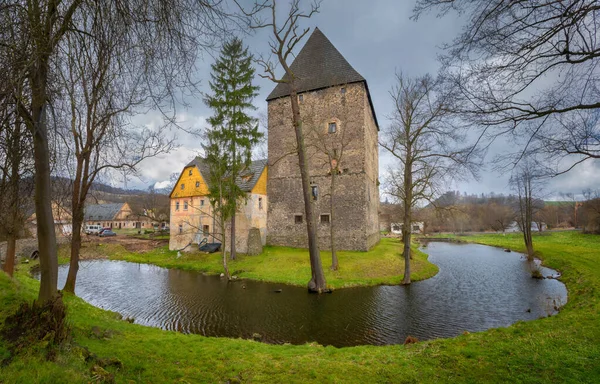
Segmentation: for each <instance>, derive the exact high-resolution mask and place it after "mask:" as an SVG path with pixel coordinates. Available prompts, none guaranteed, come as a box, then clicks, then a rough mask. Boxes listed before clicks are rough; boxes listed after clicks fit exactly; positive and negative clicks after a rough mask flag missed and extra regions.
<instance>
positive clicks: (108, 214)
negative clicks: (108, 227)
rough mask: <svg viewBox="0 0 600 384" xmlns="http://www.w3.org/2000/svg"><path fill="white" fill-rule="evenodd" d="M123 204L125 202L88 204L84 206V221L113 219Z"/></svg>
mask: <svg viewBox="0 0 600 384" xmlns="http://www.w3.org/2000/svg"><path fill="white" fill-rule="evenodd" d="M123 205H125V203H115V204H95V205H88V206H87V207H85V212H84V219H85V221H92V220H106V221H108V220H113V219H114V218H115V216H116V215H117V213H119V211H120V210H121V208H123Z"/></svg>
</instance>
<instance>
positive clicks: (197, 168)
mask: <svg viewBox="0 0 600 384" xmlns="http://www.w3.org/2000/svg"><path fill="white" fill-rule="evenodd" d="M267 174H268V172H267V161H266V160H256V161H253V162H252V164H251V165H250V167H249V168H248V169H246V170H244V171H243V172H242V173H241V175H240V176H239V177H238V179H237V180H236V183H237V185H238V186H239V187H240V188H241V189H242V190H243V191H244V192H246V193H247V198H246V199H245V201H241V202H240V203H239V204H238V210H237V213H236V216H235V218H236V222H235V234H236V242H235V243H236V251H237V252H239V253H247V252H248V237H249V233H250V231H251V229H253V228H257V229H258V230H259V231H260V238H261V243H262V245H265V242H266V237H267V232H266V231H267ZM208 180H210V170H209V167H208V164H207V163H206V162H205V161H204V160H203V159H202V158H201V157H196V158H195V159H194V160H192V161H191V162H190V163H189V164H188V165H186V166H185V167H184V168H183V171H182V172H181V174H180V175H179V178H178V180H177V183H176V184H175V186H174V187H173V190H172V191H171V194H170V198H171V225H170V228H171V229H170V231H171V236H170V240H169V249H170V250H181V249H186V250H192V249H193V248H192V247H189V245H190V244H198V243H200V242H202V241H203V239H206V241H207V242H211V243H212V242H221V241H220V236H219V233H220V229H219V228H218V225H219V224H218V219H217V218H216V217H215V216H214V215H213V212H212V207H211V205H210V201H209V199H208V194H209V190H208V188H209V185H208ZM230 230H231V229H230V228H229V226H228V227H227V228H226V237H227V239H229V238H230V233H228V232H227V231H230ZM225 246H226V249H229V248H230V244H229V241H227V242H226V245H225Z"/></svg>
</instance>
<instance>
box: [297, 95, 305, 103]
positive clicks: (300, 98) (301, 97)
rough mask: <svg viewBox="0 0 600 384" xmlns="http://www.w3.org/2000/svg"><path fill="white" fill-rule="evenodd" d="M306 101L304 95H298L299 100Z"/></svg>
mask: <svg viewBox="0 0 600 384" xmlns="http://www.w3.org/2000/svg"><path fill="white" fill-rule="evenodd" d="M303 101H304V95H298V102H299V103H301V102H303Z"/></svg>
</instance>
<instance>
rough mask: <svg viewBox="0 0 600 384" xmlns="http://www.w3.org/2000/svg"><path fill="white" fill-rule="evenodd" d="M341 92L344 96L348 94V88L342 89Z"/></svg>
mask: <svg viewBox="0 0 600 384" xmlns="http://www.w3.org/2000/svg"><path fill="white" fill-rule="evenodd" d="M340 92H341V93H342V95H345V94H346V88H344V87H342V89H341V90H340Z"/></svg>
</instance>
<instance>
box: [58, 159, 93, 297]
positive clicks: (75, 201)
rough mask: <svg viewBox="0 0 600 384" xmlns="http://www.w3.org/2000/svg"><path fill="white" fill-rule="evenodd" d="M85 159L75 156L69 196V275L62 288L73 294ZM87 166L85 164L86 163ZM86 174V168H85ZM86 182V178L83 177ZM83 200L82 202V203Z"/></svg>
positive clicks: (76, 270)
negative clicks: (75, 165)
mask: <svg viewBox="0 0 600 384" xmlns="http://www.w3.org/2000/svg"><path fill="white" fill-rule="evenodd" d="M84 161H85V159H84V158H83V157H81V156H79V155H78V156H77V169H76V171H75V180H74V181H73V192H72V194H71V221H72V223H71V226H72V232H73V233H72V238H71V259H70V261H69V274H68V275H67V281H66V282H65V286H64V288H63V290H64V291H66V292H69V293H75V283H76V282H77V272H79V252H80V251H81V226H82V225H83V219H84V212H83V209H84V208H83V207H84V205H83V204H84V201H85V199H81V192H82V191H81V187H82V185H81V179H82V177H83V174H82V173H83V168H84V166H83V163H84ZM86 164H87V162H86ZM85 170H86V172H87V171H88V167H87V166H86V167H85ZM85 179H86V180H87V177H85ZM82 200H83V201H82Z"/></svg>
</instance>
